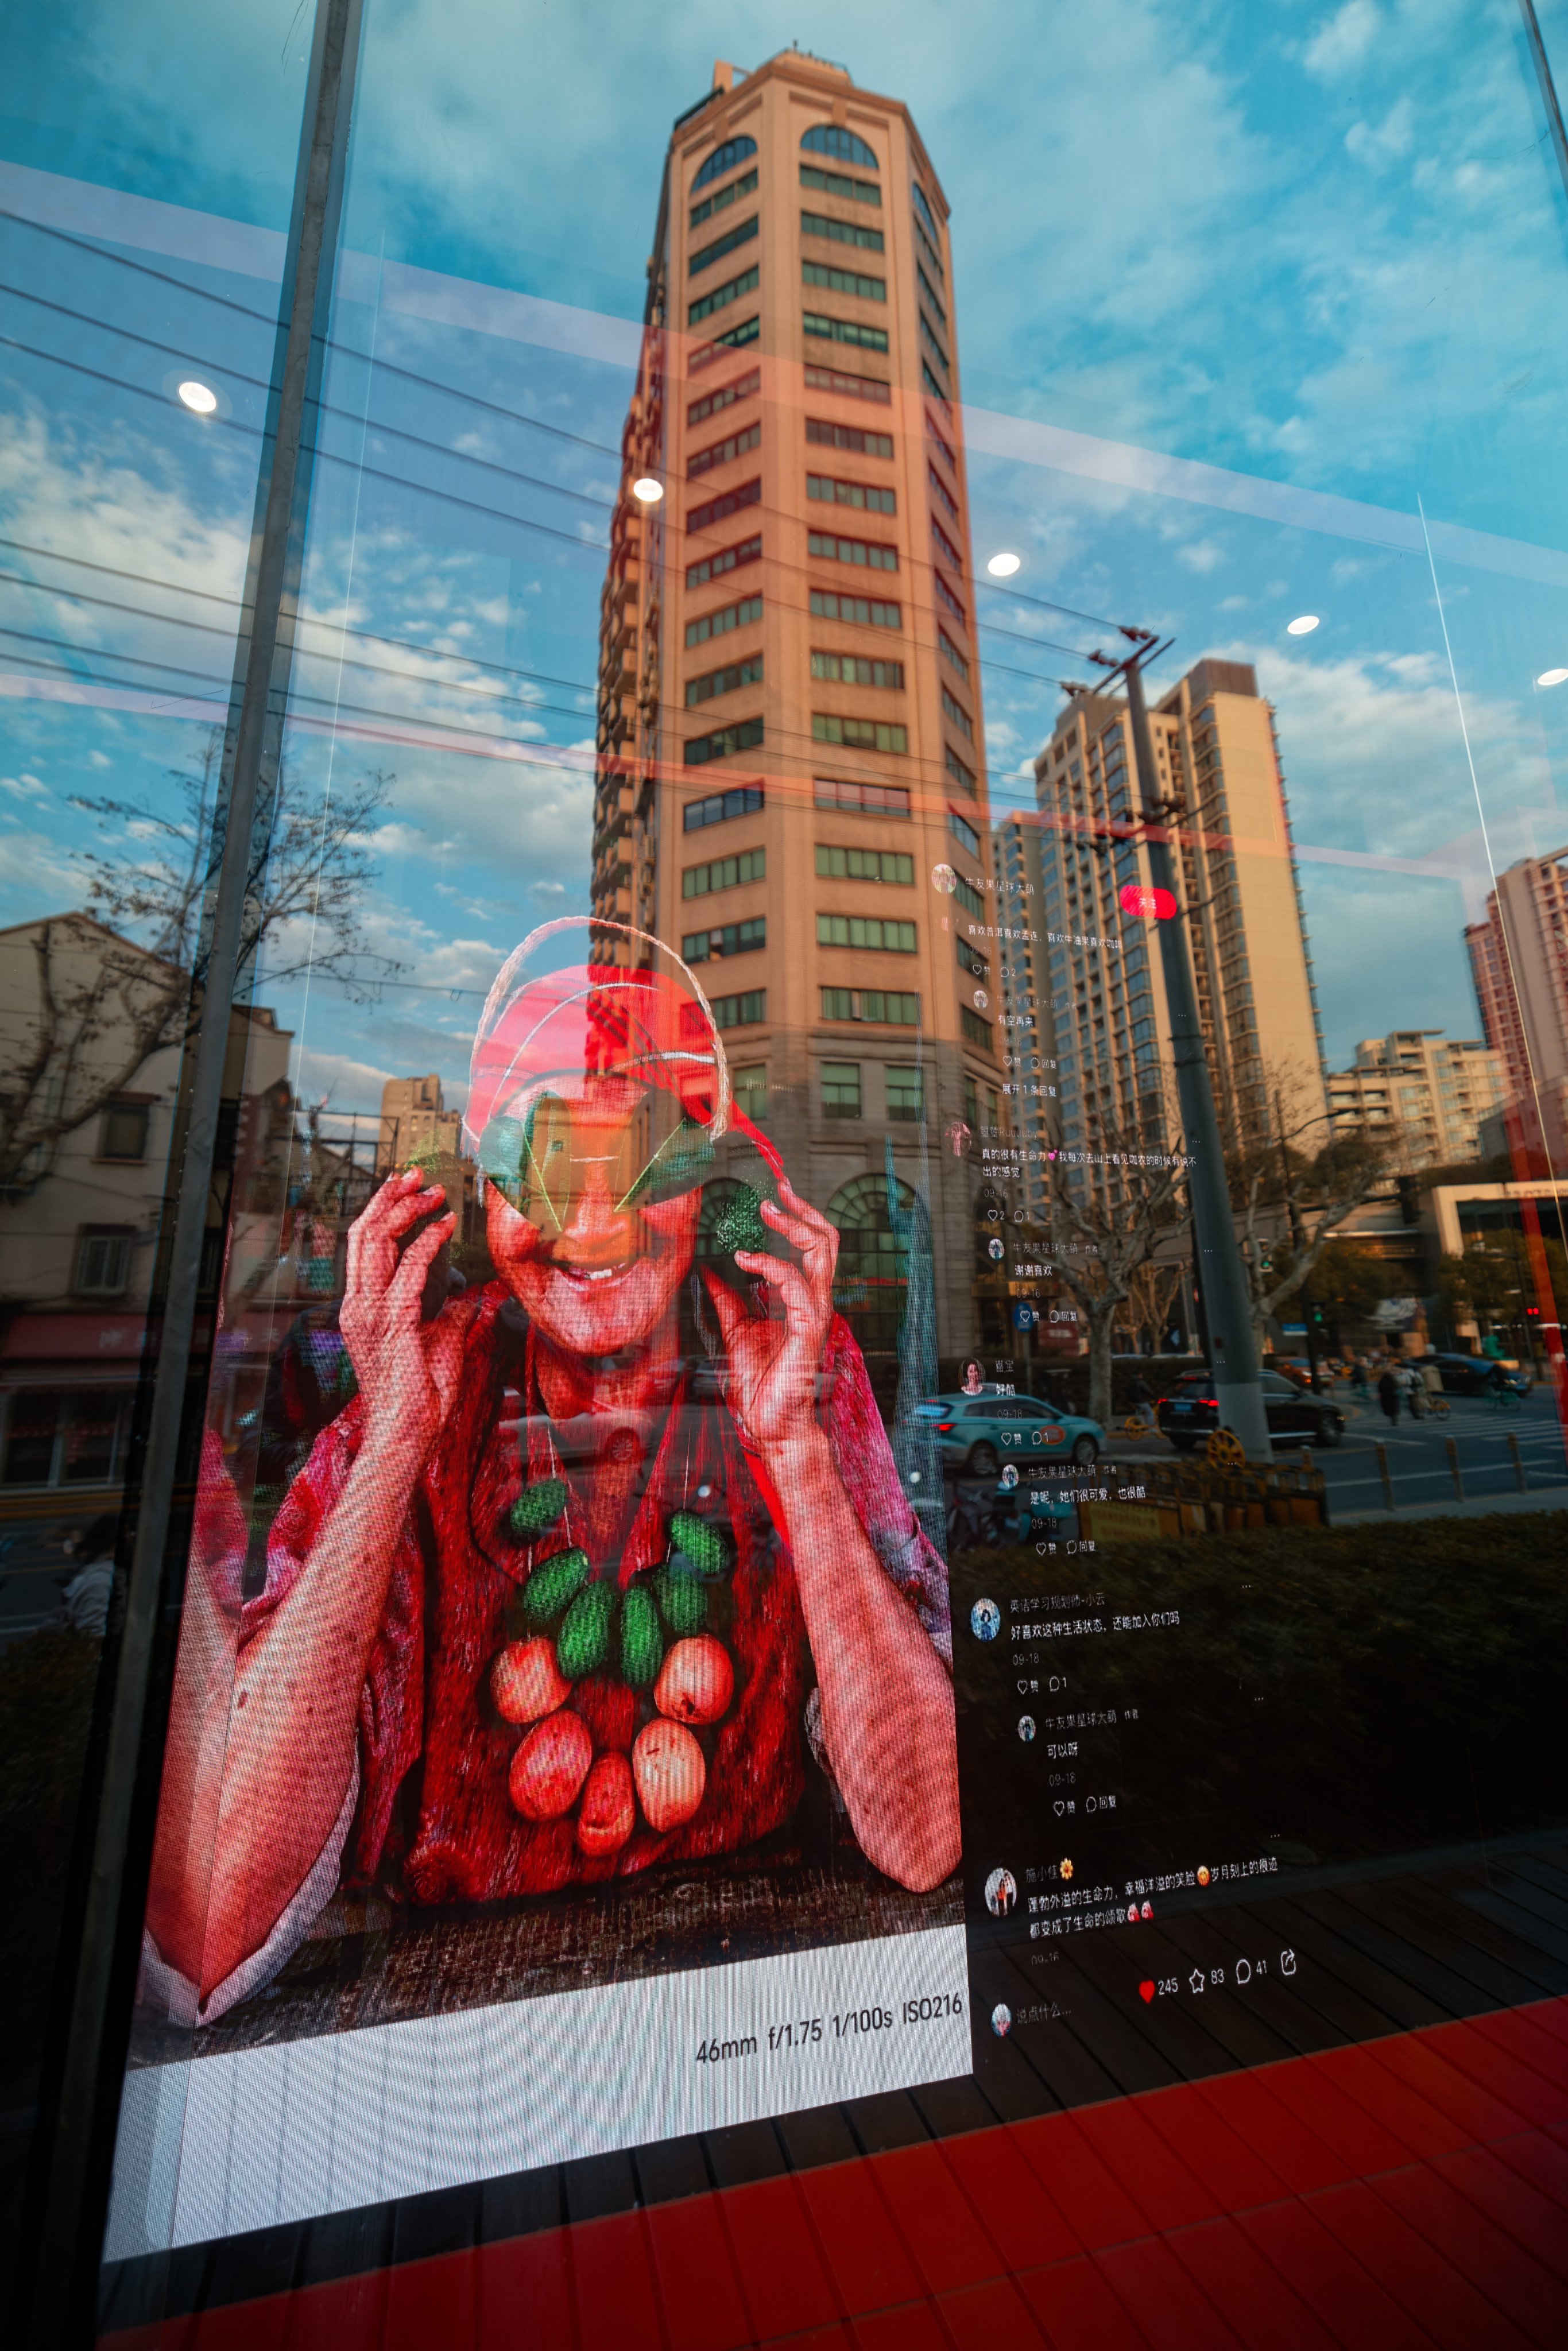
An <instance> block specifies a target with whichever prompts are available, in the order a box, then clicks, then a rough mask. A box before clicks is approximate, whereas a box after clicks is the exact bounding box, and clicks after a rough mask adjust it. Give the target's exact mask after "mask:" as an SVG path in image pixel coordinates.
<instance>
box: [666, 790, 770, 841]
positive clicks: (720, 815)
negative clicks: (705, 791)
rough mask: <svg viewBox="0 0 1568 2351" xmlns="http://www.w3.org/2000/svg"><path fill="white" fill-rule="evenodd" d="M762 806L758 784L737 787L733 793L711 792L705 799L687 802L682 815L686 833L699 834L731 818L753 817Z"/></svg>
mask: <svg viewBox="0 0 1568 2351" xmlns="http://www.w3.org/2000/svg"><path fill="white" fill-rule="evenodd" d="M761 806H762V788H761V786H760V785H758V784H745V785H737V787H736V789H734V790H733V791H728V792H711V793H710V794H709V795H708V797H707V799H701V800H688V801H687V802H686V805H685V810H684V812H683V814H682V819H681V822H682V826H683V829H684V830H685V831H687V832H701V831H703V830H704V828H705V827H706V826H707V825H710V824H726V823H727V822H728V820H729V819H730V818H731V817H733V816H755V815H756V813H757V811H758V809H759V808H760V807H761Z"/></svg>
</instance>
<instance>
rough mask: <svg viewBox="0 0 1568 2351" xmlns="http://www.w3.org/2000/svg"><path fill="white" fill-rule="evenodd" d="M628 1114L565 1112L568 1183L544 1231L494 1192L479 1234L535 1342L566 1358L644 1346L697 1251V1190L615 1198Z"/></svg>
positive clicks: (578, 1107)
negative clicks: (655, 1197) (639, 1202)
mask: <svg viewBox="0 0 1568 2351" xmlns="http://www.w3.org/2000/svg"><path fill="white" fill-rule="evenodd" d="M631 1116H632V1111H631V1110H630V1109H629V1108H628V1106H627V1104H626V1103H625V1102H624V1101H623V1100H620V1099H617V1098H615V1097H614V1096H612V1097H610V1098H609V1099H606V1100H602V1101H581V1100H580V1101H578V1102H574V1103H573V1105H572V1120H571V1129H570V1133H571V1159H572V1165H571V1170H570V1184H568V1185H566V1186H564V1187H562V1188H560V1189H559V1190H558V1191H557V1192H556V1194H555V1196H554V1198H555V1201H556V1202H559V1216H558V1215H557V1214H556V1213H555V1208H554V1206H553V1204H552V1210H551V1214H550V1216H549V1218H548V1219H547V1220H546V1221H545V1222H544V1223H543V1224H542V1225H541V1224H536V1223H535V1222H534V1221H533V1220H532V1219H531V1218H530V1217H526V1216H523V1215H521V1214H519V1212H518V1211H517V1209H516V1208H514V1207H510V1206H509V1204H508V1203H507V1200H506V1199H505V1198H504V1197H503V1196H502V1194H501V1192H500V1190H499V1188H498V1187H497V1186H496V1185H495V1184H491V1185H489V1186H486V1195H485V1210H486V1238H488V1241H489V1244H490V1256H491V1259H492V1260H493V1261H494V1264H495V1267H496V1270H497V1273H498V1274H499V1275H500V1277H501V1279H502V1280H503V1281H505V1283H506V1284H507V1289H508V1290H510V1291H511V1293H512V1295H513V1297H514V1298H516V1299H517V1301H518V1303H519V1305H521V1306H522V1307H523V1308H524V1310H525V1311H526V1312H527V1313H528V1318H529V1320H530V1322H532V1323H533V1325H534V1327H535V1329H536V1330H537V1331H538V1333H539V1335H540V1336H541V1338H543V1339H545V1340H546V1341H547V1342H549V1343H550V1344H551V1345H552V1346H554V1347H556V1348H558V1349H559V1350H560V1351H561V1352H562V1353H571V1354H573V1355H578V1356H602V1355H619V1354H624V1353H634V1352H635V1351H636V1350H638V1349H639V1348H641V1347H643V1346H645V1345H646V1344H647V1343H648V1342H649V1340H650V1339H651V1338H653V1335H654V1334H655V1332H657V1331H658V1329H659V1327H660V1325H661V1324H662V1323H663V1322H664V1320H665V1318H666V1316H667V1315H668V1313H669V1311H670V1310H671V1308H672V1306H673V1304H674V1299H675V1296H676V1293H677V1291H678V1290H679V1289H680V1286H681V1283H682V1282H683V1281H684V1280H685V1278H686V1275H687V1274H688V1273H689V1272H690V1270H691V1267H692V1260H693V1259H694V1257H695V1253H696V1235H697V1219H698V1217H699V1216H700V1215H701V1213H702V1191H701V1188H700V1186H694V1188H693V1189H692V1190H690V1191H688V1192H683V1193H680V1194H679V1195H677V1196H676V1197H674V1198H673V1199H666V1200H662V1201H658V1202H655V1203H653V1204H651V1205H648V1206H644V1207H638V1206H635V1205H633V1206H627V1205H626V1203H625V1200H624V1198H623V1197H622V1198H618V1197H617V1194H618V1192H619V1191H620V1187H621V1183H622V1175H623V1172H624V1169H625V1166H626V1164H627V1163H626V1157H625V1149H624V1145H625V1140H626V1130H627V1124H628V1121H629V1119H630V1118H631Z"/></svg>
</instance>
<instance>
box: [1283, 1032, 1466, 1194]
mask: <svg viewBox="0 0 1568 2351" xmlns="http://www.w3.org/2000/svg"><path fill="white" fill-rule="evenodd" d="M1506 1090H1507V1089H1506V1080H1505V1075H1504V1067H1503V1060H1502V1056H1501V1054H1500V1053H1494V1052H1493V1051H1492V1050H1490V1047H1489V1046H1486V1045H1483V1044H1482V1043H1481V1042H1480V1041H1479V1039H1474V1038H1469V1039H1464V1040H1458V1041H1452V1042H1450V1041H1449V1040H1447V1039H1445V1038H1444V1036H1443V1032H1442V1030H1441V1029H1394V1030H1392V1031H1391V1032H1390V1034H1389V1035H1388V1036H1386V1037H1365V1038H1363V1040H1362V1041H1361V1042H1360V1044H1358V1045H1357V1047H1356V1049H1355V1066H1354V1069H1349V1070H1331V1071H1330V1072H1329V1075H1328V1092H1329V1119H1330V1122H1331V1123H1332V1125H1333V1131H1334V1133H1335V1134H1347V1133H1353V1132H1354V1131H1355V1130H1356V1129H1357V1128H1364V1129H1366V1130H1367V1131H1369V1132H1371V1133H1374V1134H1378V1133H1386V1134H1392V1135H1393V1136H1394V1137H1395V1142H1394V1144H1393V1156H1392V1159H1391V1161H1390V1165H1393V1166H1396V1167H1397V1168H1399V1169H1400V1170H1401V1171H1404V1172H1410V1171H1413V1170H1415V1169H1416V1168H1420V1167H1444V1166H1457V1165H1460V1164H1461V1163H1462V1162H1463V1161H1465V1160H1467V1159H1475V1158H1478V1157H1479V1155H1480V1150H1481V1141H1480V1130H1481V1124H1482V1122H1483V1120H1485V1119H1487V1118H1489V1117H1490V1115H1491V1113H1493V1112H1494V1111H1495V1110H1496V1109H1497V1107H1498V1105H1499V1103H1500V1102H1501V1101H1502V1100H1503V1098H1504V1095H1505V1092H1506Z"/></svg>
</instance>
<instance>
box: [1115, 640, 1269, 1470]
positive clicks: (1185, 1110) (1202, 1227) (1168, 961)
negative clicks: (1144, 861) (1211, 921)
mask: <svg viewBox="0 0 1568 2351" xmlns="http://www.w3.org/2000/svg"><path fill="white" fill-rule="evenodd" d="M1122 634H1123V635H1124V637H1125V638H1126V639H1127V642H1128V643H1129V644H1130V645H1131V646H1132V648H1133V650H1132V652H1131V653H1127V654H1125V655H1124V657H1123V658H1122V659H1121V660H1120V661H1113V659H1112V658H1111V656H1110V654H1109V653H1092V654H1091V655H1090V659H1091V660H1092V661H1093V662H1095V663H1097V664H1098V665H1099V666H1100V667H1101V668H1102V669H1108V670H1113V671H1120V672H1121V674H1122V675H1123V676H1124V678H1125V679H1126V681H1127V715H1128V718H1129V720H1130V722H1131V726H1132V734H1133V764H1134V768H1136V770H1137V778H1138V799H1139V804H1140V806H1139V812H1140V814H1141V816H1142V818H1143V821H1144V826H1145V841H1146V844H1147V848H1148V852H1149V879H1150V881H1151V883H1153V885H1154V887H1155V890H1164V891H1168V892H1169V893H1170V895H1171V899H1172V902H1173V904H1176V906H1177V908H1178V910H1179V907H1180V897H1179V892H1178V883H1179V880H1180V876H1179V874H1178V872H1177V870H1176V859H1175V858H1174V857H1173V856H1172V854H1171V846H1170V841H1169V837H1168V832H1167V817H1168V814H1169V811H1168V810H1167V809H1166V807H1165V805H1164V804H1163V803H1162V801H1161V799H1160V787H1159V777H1158V771H1157V769H1156V768H1155V748H1154V743H1153V739H1152V738H1151V737H1150V733H1149V713H1148V706H1147V705H1146V704H1145V700H1144V676H1143V667H1142V664H1143V663H1144V662H1145V660H1146V659H1147V658H1148V654H1149V648H1150V647H1151V646H1152V645H1153V644H1154V643H1155V638H1154V635H1153V633H1152V632H1151V631H1149V630H1147V629H1125V628H1124V630H1123V631H1122ZM1158 929H1159V936H1160V963H1161V967H1162V969H1163V971H1164V974H1165V983H1166V1008H1167V1009H1168V1012H1169V1015H1170V1033H1171V1060H1172V1062H1173V1064H1174V1066H1175V1069H1176V1097H1177V1100H1178V1102H1179V1103H1180V1105H1181V1123H1182V1127H1183V1131H1184V1132H1185V1134H1186V1139H1187V1145H1188V1148H1189V1150H1190V1151H1191V1153H1192V1160H1193V1164H1192V1166H1191V1168H1190V1170H1189V1171H1188V1175H1187V1186H1188V1194H1189V1197H1190V1198H1191V1201H1192V1221H1193V1233H1194V1237H1195V1238H1196V1241H1197V1255H1198V1260H1199V1263H1198V1284H1199V1288H1200V1290H1201V1294H1202V1298H1203V1304H1204V1320H1205V1322H1207V1326H1208V1343H1209V1360H1210V1365H1211V1368H1212V1370H1213V1373H1214V1393H1215V1396H1216V1398H1217V1400H1218V1417H1219V1423H1220V1426H1222V1427H1224V1428H1228V1429H1231V1430H1232V1431H1234V1433H1235V1435H1236V1436H1237V1437H1239V1439H1240V1440H1241V1444H1242V1446H1243V1447H1244V1448H1245V1450H1246V1452H1247V1456H1248V1458H1249V1459H1250V1460H1262V1461H1267V1460H1269V1459H1270V1446H1269V1416H1268V1413H1267V1410H1266V1409H1265V1406H1264V1403H1263V1388H1262V1381H1261V1376H1260V1365H1259V1362H1258V1343H1257V1340H1256V1338H1255V1337H1254V1335H1253V1331H1252V1301H1251V1300H1250V1298H1249V1295H1248V1290H1247V1277H1246V1274H1245V1272H1244V1271H1243V1270H1242V1264H1241V1251H1240V1249H1239V1246H1238V1244H1237V1239H1236V1220H1235V1217H1233V1216H1232V1215H1231V1211H1230V1186H1229V1185H1228V1182H1227V1180H1226V1174H1225V1153H1224V1148H1223V1146H1222V1144H1221V1143H1220V1140H1219V1121H1218V1118H1217V1116H1216V1115H1215V1109H1214V1088H1213V1085H1212V1084H1211V1082H1210V1080H1209V1074H1208V1056H1207V1053H1206V1052H1205V1051H1204V1049H1203V1024H1202V1022H1201V1020H1200V1019H1199V1018H1198V1011H1197V987H1195V985H1194V983H1193V977H1192V959H1191V956H1189V954H1188V952H1187V943H1186V927H1185V923H1184V919H1183V916H1182V914H1181V913H1180V912H1179V911H1178V912H1177V914H1176V916H1175V917H1174V919H1172V920H1169V921H1166V922H1161V923H1160V924H1159V925H1158Z"/></svg>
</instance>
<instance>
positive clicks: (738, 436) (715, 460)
mask: <svg viewBox="0 0 1568 2351" xmlns="http://www.w3.org/2000/svg"><path fill="white" fill-rule="evenodd" d="M761 439H762V427H761V425H760V424H748V425H747V428H746V430H745V432H744V433H732V434H730V436H729V438H728V440H727V441H715V442H712V443H710V444H709V446H708V447H707V448H706V449H699V450H698V451H697V453H696V455H695V457H694V458H693V459H692V462H691V464H690V465H688V466H687V467H686V479H687V481H688V482H690V481H694V480H695V478H696V476H697V475H699V474H711V473H712V471H713V469H714V467H715V466H716V465H728V464H729V462H730V460H731V459H732V458H734V457H744V456H745V455H746V453H747V450H748V449H755V448H756V447H757V446H758V444H759V442H760V441H761ZM689 527H690V526H689V525H688V528H689Z"/></svg>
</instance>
